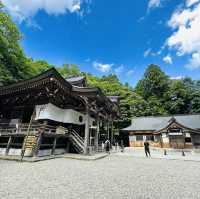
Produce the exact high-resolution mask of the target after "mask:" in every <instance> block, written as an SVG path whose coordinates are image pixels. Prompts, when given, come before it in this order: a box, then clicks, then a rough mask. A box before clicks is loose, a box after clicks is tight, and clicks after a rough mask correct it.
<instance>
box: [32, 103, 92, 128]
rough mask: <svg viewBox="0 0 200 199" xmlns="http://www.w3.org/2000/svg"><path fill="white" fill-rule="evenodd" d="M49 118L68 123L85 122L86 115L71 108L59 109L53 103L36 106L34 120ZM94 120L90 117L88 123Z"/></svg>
mask: <svg viewBox="0 0 200 199" xmlns="http://www.w3.org/2000/svg"><path fill="white" fill-rule="evenodd" d="M44 119H49V120H53V121H57V122H62V123H68V124H79V125H81V124H85V120H86V116H85V115H84V114H82V113H80V112H78V111H75V110H72V109H61V108H59V107H57V106H55V105H53V104H50V103H49V104H44V105H37V106H36V118H35V120H44ZM93 121H94V119H93V118H91V117H90V125H92V122H93Z"/></svg>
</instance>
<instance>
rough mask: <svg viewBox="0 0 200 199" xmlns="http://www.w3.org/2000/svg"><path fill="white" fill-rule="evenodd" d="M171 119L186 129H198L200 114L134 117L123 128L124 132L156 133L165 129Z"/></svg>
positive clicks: (199, 127)
mask: <svg viewBox="0 0 200 199" xmlns="http://www.w3.org/2000/svg"><path fill="white" fill-rule="evenodd" d="M172 118H175V119H176V121H177V122H178V123H180V124H182V125H184V126H186V127H188V128H191V129H200V114H194V115H174V116H161V117H154V116H150V117H136V118H133V119H132V124H131V125H130V126H129V127H127V128H124V129H122V130H124V131H147V130H153V131H157V130H160V129H162V128H164V127H166V126H167V125H168V124H169V123H170V121H171V119H172Z"/></svg>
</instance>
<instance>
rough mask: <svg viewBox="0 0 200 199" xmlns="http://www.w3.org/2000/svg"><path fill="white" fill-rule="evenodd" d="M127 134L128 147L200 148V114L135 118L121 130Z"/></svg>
mask: <svg viewBox="0 0 200 199" xmlns="http://www.w3.org/2000/svg"><path fill="white" fill-rule="evenodd" d="M122 132H128V135H129V146H130V147H143V145H144V141H148V142H149V143H150V145H151V146H153V147H161V148H177V149H183V148H190V149H192V148H200V114H195V115H174V116H166V117H165V116H163V117H154V116H151V117H136V118H133V119H132V124H131V125H130V126H129V127H127V128H125V129H122Z"/></svg>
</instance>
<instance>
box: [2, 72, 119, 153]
mask: <svg viewBox="0 0 200 199" xmlns="http://www.w3.org/2000/svg"><path fill="white" fill-rule="evenodd" d="M118 118H119V108H118V104H117V103H116V102H115V101H113V100H112V98H109V97H107V96H105V95H104V94H103V93H102V91H101V90H100V89H99V88H91V87H87V82H86V79H85V78H84V77H74V78H70V79H64V78H63V77H62V76H61V75H60V74H59V73H58V72H57V71H56V69H54V68H52V69H50V70H48V71H46V72H44V73H42V74H40V75H38V76H36V77H33V78H32V79H29V80H25V81H22V82H19V83H15V84H13V85H9V86H3V87H0V155H22V156H24V155H25V156H46V155H56V154H61V153H65V152H76V153H83V154H87V153H89V152H90V151H93V152H97V151H98V149H99V147H98V146H99V144H100V141H101V140H102V141H105V139H109V140H110V141H111V142H112V141H113V140H112V139H113V129H112V127H113V125H112V124H113V122H114V121H115V120H117V119H118Z"/></svg>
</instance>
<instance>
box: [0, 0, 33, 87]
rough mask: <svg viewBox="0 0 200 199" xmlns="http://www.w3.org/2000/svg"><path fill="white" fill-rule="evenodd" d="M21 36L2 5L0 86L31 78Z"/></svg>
mask: <svg viewBox="0 0 200 199" xmlns="http://www.w3.org/2000/svg"><path fill="white" fill-rule="evenodd" d="M20 39H21V35H20V33H19V31H18V29H17V27H16V25H15V24H14V23H13V22H12V20H11V18H10V16H9V15H8V14H7V13H6V12H4V11H3V5H2V4H0V85H6V84H9V83H12V82H17V81H19V80H23V79H26V78H29V77H30V76H31V70H30V68H29V67H28V65H27V59H26V57H25V55H24V52H23V50H22V48H21V47H20V45H19V41H20Z"/></svg>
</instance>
